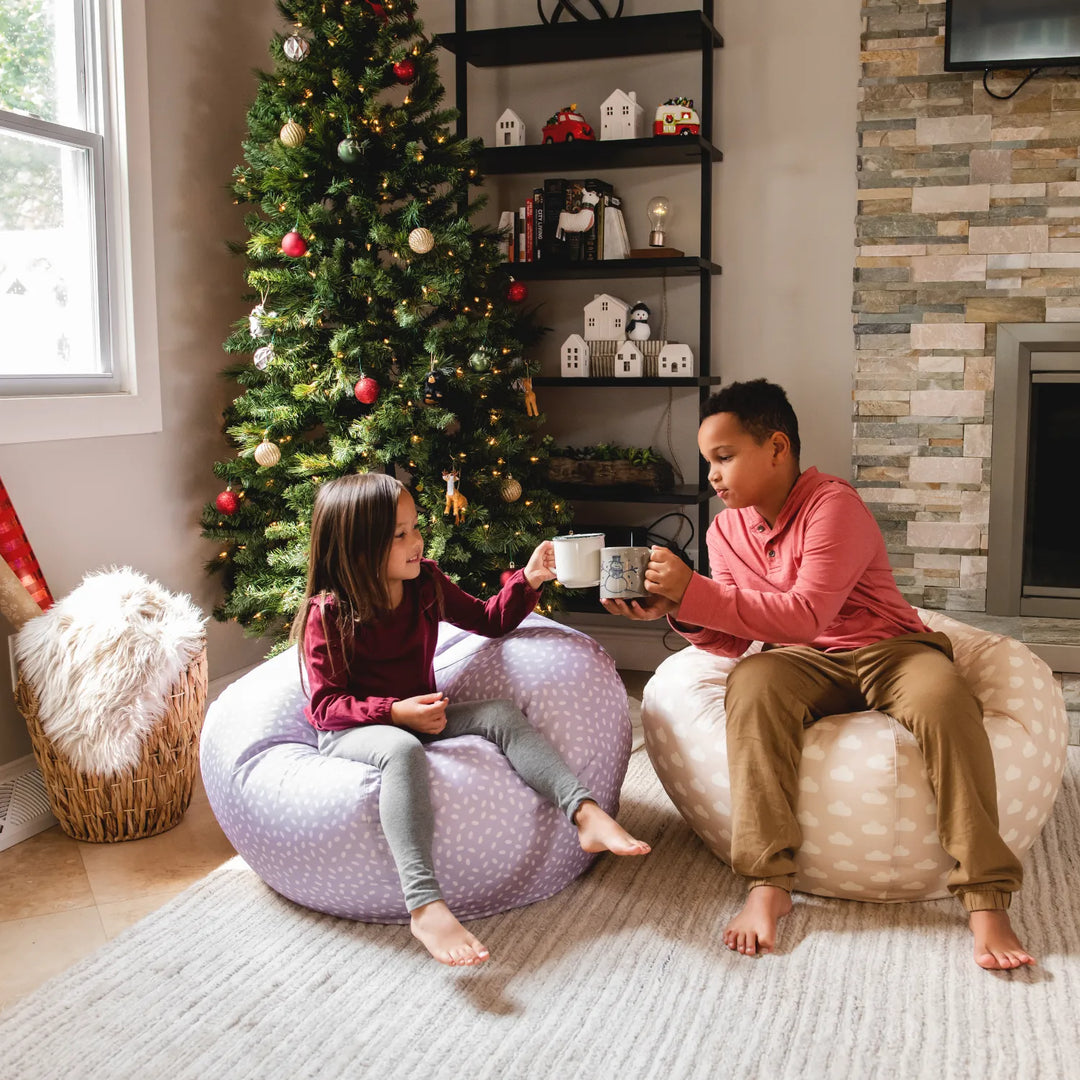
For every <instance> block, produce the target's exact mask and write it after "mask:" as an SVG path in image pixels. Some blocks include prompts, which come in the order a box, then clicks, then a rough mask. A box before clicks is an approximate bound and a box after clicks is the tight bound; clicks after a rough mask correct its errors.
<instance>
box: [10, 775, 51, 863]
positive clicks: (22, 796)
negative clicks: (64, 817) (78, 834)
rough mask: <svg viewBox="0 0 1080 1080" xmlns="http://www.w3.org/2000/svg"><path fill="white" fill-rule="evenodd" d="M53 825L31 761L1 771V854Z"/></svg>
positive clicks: (47, 799)
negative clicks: (5, 849)
mask: <svg viewBox="0 0 1080 1080" xmlns="http://www.w3.org/2000/svg"><path fill="white" fill-rule="evenodd" d="M55 824H56V818H54V817H53V816H52V812H51V811H50V810H49V797H48V795H47V794H46V792H45V782H44V781H43V780H42V779H41V773H40V772H38V768H37V766H36V765H35V764H34V759H33V758H24V759H23V760H22V761H16V762H12V764H11V765H8V766H6V767H4V768H0V851H3V850H4V848H9V847H11V845H12V844H17V843H18V842H19V841H20V840H25V839H26V838H27V837H30V836H33V835H34V834H35V833H39V832H42V831H43V830H44V829H48V828H49V827H50V826H52V825H55Z"/></svg>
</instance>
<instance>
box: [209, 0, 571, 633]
mask: <svg viewBox="0 0 1080 1080" xmlns="http://www.w3.org/2000/svg"><path fill="white" fill-rule="evenodd" d="M277 6H278V8H279V10H280V12H281V14H282V16H283V17H284V19H285V20H286V21H287V23H288V24H290V25H289V27H288V28H287V29H286V31H285V33H282V34H278V35H275V37H274V40H273V41H272V42H271V55H272V57H273V59H274V70H273V72H262V73H259V87H258V92H257V95H256V98H255V101H254V103H253V105H252V106H251V108H250V110H249V112H248V137H247V138H246V139H245V141H244V144H243V149H244V164H242V165H241V166H239V167H238V168H237V169H236V170H235V172H234V175H233V192H234V194H235V196H236V199H237V201H238V202H241V203H250V204H252V206H253V209H252V212H251V213H249V215H248V216H247V218H246V227H247V230H248V232H249V234H250V235H249V237H248V240H247V243H246V245H243V246H240V245H235V247H234V249H235V250H237V251H238V252H241V253H242V254H243V255H244V257H245V258H246V270H245V273H246V280H247V284H248V286H249V287H250V289H251V293H250V298H251V301H252V302H253V303H254V304H255V306H254V309H253V310H252V312H251V315H250V317H249V318H247V319H245V320H243V321H242V323H240V324H238V326H237V327H236V329H235V330H234V332H233V333H232V334H231V335H230V336H229V338H228V340H227V341H226V343H225V348H226V350H227V351H228V352H230V353H235V354H244V359H243V360H242V361H240V362H239V363H237V364H236V365H234V366H232V367H230V368H229V369H228V371H227V374H228V375H230V376H231V377H232V378H234V379H235V380H236V382H237V383H238V384H239V385H240V386H241V387H243V393H242V394H241V395H240V396H239V397H237V398H236V400H235V401H234V402H233V403H232V405H231V406H230V407H229V408H228V409H227V410H226V414H225V432H226V434H227V436H228V437H229V439H231V441H232V442H233V444H234V446H235V448H236V453H235V456H234V457H232V458H231V459H229V460H227V461H222V462H218V463H217V464H216V465H215V470H214V471H215V472H216V474H217V475H218V476H219V477H220V478H221V479H222V480H223V481H225V482H226V485H227V486H226V488H225V490H224V491H222V492H221V494H220V495H219V496H218V497H217V500H216V503H215V504H213V505H210V506H208V507H207V508H206V510H205V513H204V517H203V526H204V534H205V535H206V536H208V537H210V538H211V539H213V540H214V541H215V542H216V543H217V545H218V547H217V551H218V554H217V555H216V556H215V557H214V559H213V560H212V561H211V563H210V565H211V567H213V568H214V569H216V570H220V571H221V572H222V573H223V575H224V581H225V599H224V602H223V603H222V604H221V605H220V607H219V608H218V609H217V610H216V612H215V614H216V616H217V617H218V618H221V619H236V620H237V621H239V622H240V623H242V624H243V625H244V626H245V627H246V629H247V632H249V633H251V634H266V635H270V636H272V637H275V638H277V639H279V640H280V639H281V638H282V637H283V635H284V633H285V632H286V630H287V628H288V624H289V622H290V620H291V619H292V616H293V614H294V612H295V611H296V608H297V606H298V604H299V602H300V598H301V595H302V592H303V586H304V579H305V574H306V566H307V542H308V523H309V520H310V516H311V508H312V503H313V501H314V497H315V492H316V490H317V488H318V485H319V484H321V483H323V482H324V481H326V480H328V479H331V478H332V477H336V476H340V475H343V474H345V473H349V472H357V471H373V470H380V469H387V470H391V471H394V470H396V472H397V475H399V476H400V477H401V478H402V479H404V480H405V481H406V482H407V483H410V484H411V487H412V490H413V491H414V493H415V495H416V498H417V503H418V508H419V512H420V517H421V523H422V524H423V525H424V527H425V533H426V545H427V551H426V553H427V554H428V555H429V556H430V557H432V558H434V559H436V560H438V562H439V564H440V565H441V567H442V568H443V569H444V570H445V571H446V572H447V573H449V574H450V575H451V576H453V577H455V578H456V579H457V580H458V581H460V583H461V584H462V585H463V587H465V588H466V589H468V590H469V591H471V592H473V593H475V594H477V595H482V596H487V595H490V594H491V593H492V592H494V591H495V590H497V589H498V588H499V585H500V578H501V576H502V574H504V573H505V571H506V570H507V569H508V568H511V567H513V566H514V565H515V563H516V564H517V565H522V564H523V563H524V561H525V560H526V559H527V557H528V555H529V553H530V552H531V551H532V549H533V548H534V547H535V546H536V544H537V543H539V542H540V540H541V539H543V538H545V537H549V536H551V535H553V534H554V533H555V532H557V531H560V530H561V529H563V528H564V527H565V526H566V525H567V524H568V522H569V520H570V518H569V510H568V508H567V507H566V505H565V503H564V502H563V501H561V500H560V499H558V498H557V497H555V496H554V495H552V493H551V492H550V491H549V490H548V489H547V488H546V487H545V484H546V460H547V454H548V441H547V440H546V439H544V438H541V437H540V436H539V432H538V424H539V422H540V418H539V417H535V416H529V415H528V414H527V403H526V399H525V396H524V393H523V391H525V390H527V389H529V388H531V383H529V382H528V381H527V380H528V379H529V377H530V370H529V362H528V359H527V350H528V349H529V348H530V347H531V346H533V345H534V344H535V343H536V341H537V340H538V338H539V336H540V333H541V330H540V329H539V328H538V327H537V325H536V322H535V318H534V313H532V312H529V311H528V310H526V308H525V306H524V305H523V303H522V301H523V300H524V298H525V295H524V294H525V289H524V287H523V286H522V285H521V283H520V282H513V283H511V279H510V276H509V271H508V268H507V267H506V266H505V265H504V263H503V256H502V253H501V251H500V247H499V242H498V241H499V237H498V235H497V234H496V233H495V232H494V231H493V230H491V229H489V228H482V227H480V226H478V225H477V224H476V223H475V222H474V221H473V220H472V219H473V218H474V216H475V215H476V213H477V212H478V211H479V210H480V209H481V207H482V205H483V198H482V197H481V196H477V197H473V198H470V195H475V192H472V191H471V190H470V189H471V188H472V187H473V186H474V185H477V184H479V183H480V181H481V179H482V178H481V176H480V173H479V168H478V152H479V149H480V142H479V140H471V139H466V138H461V137H459V136H457V135H456V134H455V133H453V132H452V131H451V124H452V123H453V122H454V120H455V119H456V113H455V111H454V110H452V109H449V108H445V107H444V106H443V98H444V88H443V86H442V84H441V83H440V81H439V75H438V70H437V64H436V53H437V48H438V46H437V45H436V44H435V42H434V41H433V40H432V39H431V38H429V37H427V36H426V35H425V34H424V31H423V27H422V25H421V24H420V23H419V22H418V21H417V20H416V5H415V3H412V2H411V0H393V2H388V0H384V2H383V3H374V2H372V0H278V5H277ZM530 398H531V395H530ZM534 401H535V399H532V403H534ZM529 411H535V408H534V407H533V406H530V407H529Z"/></svg>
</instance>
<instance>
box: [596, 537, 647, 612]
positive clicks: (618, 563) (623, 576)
mask: <svg viewBox="0 0 1080 1080" xmlns="http://www.w3.org/2000/svg"><path fill="white" fill-rule="evenodd" d="M651 550H652V549H651V548H647V547H606V548H604V549H603V550H602V551H601V552H600V599H601V600H635V599H637V598H639V597H642V596H647V595H648V593H647V592H646V591H645V570H646V568H647V567H648V565H649V555H650V554H651Z"/></svg>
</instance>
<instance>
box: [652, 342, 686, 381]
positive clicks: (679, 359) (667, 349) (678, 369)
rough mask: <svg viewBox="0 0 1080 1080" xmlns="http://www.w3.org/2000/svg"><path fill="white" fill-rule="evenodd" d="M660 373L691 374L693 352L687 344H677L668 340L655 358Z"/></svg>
mask: <svg viewBox="0 0 1080 1080" xmlns="http://www.w3.org/2000/svg"><path fill="white" fill-rule="evenodd" d="M656 362H657V366H658V368H659V370H660V374H661V375H693V374H694V354H693V353H692V352H691V351H690V346H689V345H677V344H675V342H673V341H669V342H668V343H667V344H666V345H665V346H664V347H663V348H662V349H661V350H660V355H659V356H658V357H657V358H656Z"/></svg>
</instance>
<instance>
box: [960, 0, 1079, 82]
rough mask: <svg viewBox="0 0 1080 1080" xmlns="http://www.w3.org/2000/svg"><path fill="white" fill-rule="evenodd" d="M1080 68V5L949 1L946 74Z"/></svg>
mask: <svg viewBox="0 0 1080 1080" xmlns="http://www.w3.org/2000/svg"><path fill="white" fill-rule="evenodd" d="M1066 64H1076V65H1080V0H946V2H945V70H946V71H967V70H982V69H984V68H1000V67H1009V68H1037V67H1056V66H1058V65H1066Z"/></svg>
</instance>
